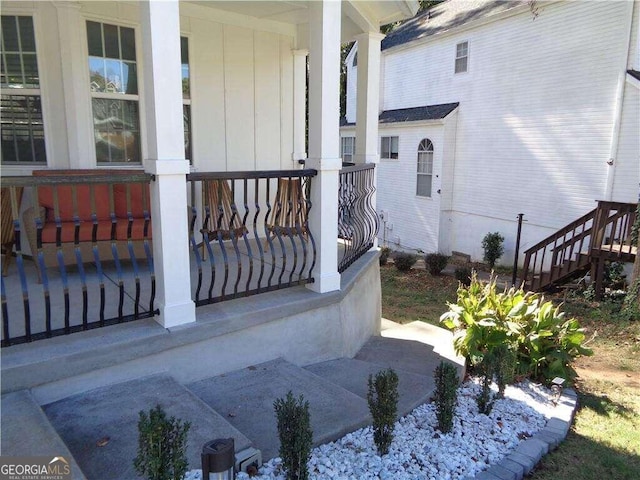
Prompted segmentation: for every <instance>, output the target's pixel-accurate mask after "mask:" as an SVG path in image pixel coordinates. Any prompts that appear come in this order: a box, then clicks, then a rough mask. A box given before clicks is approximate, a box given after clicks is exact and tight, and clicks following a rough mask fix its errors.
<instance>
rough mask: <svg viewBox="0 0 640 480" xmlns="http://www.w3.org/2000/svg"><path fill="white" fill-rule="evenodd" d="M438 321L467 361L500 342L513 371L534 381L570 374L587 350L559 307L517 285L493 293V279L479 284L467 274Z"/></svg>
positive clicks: (575, 324) (479, 357)
mask: <svg viewBox="0 0 640 480" xmlns="http://www.w3.org/2000/svg"><path fill="white" fill-rule="evenodd" d="M440 321H441V322H442V324H443V325H444V326H445V327H447V328H448V329H450V330H453V331H454V332H455V334H454V340H453V341H454V347H455V349H456V352H457V353H458V354H460V355H464V356H465V357H467V359H469V362H470V363H471V365H473V366H476V365H479V364H480V363H481V362H482V361H483V359H484V357H485V355H488V354H489V355H495V353H494V351H495V349H496V348H499V347H502V346H505V347H507V348H509V349H511V350H512V351H513V352H514V354H515V356H516V359H515V362H512V363H515V365H516V367H515V368H516V369H517V372H518V373H519V374H521V375H525V376H531V377H533V378H534V379H536V380H545V379H546V380H550V379H553V378H554V377H563V378H566V379H569V380H571V379H573V378H574V377H575V375H576V374H575V371H574V370H573V368H572V367H571V361H572V360H573V359H574V358H575V357H577V356H579V355H591V353H592V352H591V350H589V349H587V348H585V347H584V346H583V342H584V340H585V335H584V333H583V331H582V329H580V326H579V324H578V321H577V320H575V319H570V320H565V318H564V313H562V312H561V311H560V308H559V307H554V305H553V304H552V303H551V302H545V301H544V298H543V297H541V296H539V295H538V294H535V293H531V292H526V293H525V292H524V290H523V289H522V288H518V289H516V288H510V289H509V290H505V291H503V292H501V293H499V292H498V291H497V288H496V281H495V279H492V280H491V281H490V282H489V283H487V284H483V283H482V282H480V281H479V280H478V279H477V277H476V276H475V275H473V277H472V279H471V284H470V285H469V286H468V287H464V286H460V287H459V288H458V299H457V303H455V304H449V311H448V312H446V313H445V314H443V315H442V316H441V317H440Z"/></svg>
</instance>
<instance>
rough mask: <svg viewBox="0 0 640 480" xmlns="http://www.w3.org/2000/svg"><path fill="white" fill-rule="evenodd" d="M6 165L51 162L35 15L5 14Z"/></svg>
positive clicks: (0, 119) (2, 106)
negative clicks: (46, 143)
mask: <svg viewBox="0 0 640 480" xmlns="http://www.w3.org/2000/svg"><path fill="white" fill-rule="evenodd" d="M0 50H1V52H0V57H1V61H2V69H1V73H0V90H1V92H0V93H1V102H0V112H1V115H0V124H1V131H2V133H1V138H2V164H4V165H12V164H13V165H16V164H34V163H35V164H43V163H46V162H47V155H46V150H45V142H44V122H43V117H42V102H41V96H40V75H39V74H38V58H37V54H36V39H35V32H34V28H33V18H32V17H30V16H16V15H2V48H1V49H0Z"/></svg>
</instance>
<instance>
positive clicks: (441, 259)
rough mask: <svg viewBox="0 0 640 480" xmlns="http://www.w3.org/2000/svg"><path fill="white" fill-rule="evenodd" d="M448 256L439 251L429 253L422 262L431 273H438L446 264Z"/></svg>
mask: <svg viewBox="0 0 640 480" xmlns="http://www.w3.org/2000/svg"><path fill="white" fill-rule="evenodd" d="M448 261H449V257H447V256H446V255H442V254H441V253H430V254H428V255H427V256H426V257H424V263H425V265H426V266H427V270H429V273H430V274H431V275H440V273H442V270H444V269H445V268H446V266H447V262H448Z"/></svg>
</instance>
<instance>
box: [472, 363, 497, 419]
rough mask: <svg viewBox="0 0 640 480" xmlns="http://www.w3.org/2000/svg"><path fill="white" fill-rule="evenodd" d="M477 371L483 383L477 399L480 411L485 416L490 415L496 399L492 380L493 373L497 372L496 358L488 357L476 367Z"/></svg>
mask: <svg viewBox="0 0 640 480" xmlns="http://www.w3.org/2000/svg"><path fill="white" fill-rule="evenodd" d="M476 371H477V373H478V374H479V376H480V382H481V383H480V385H481V388H480V393H479V394H478V396H477V397H476V403H477V404H478V411H479V412H480V413H484V414H485V415H489V414H490V413H491V409H492V408H493V402H494V398H493V395H492V393H491V380H492V378H493V372H494V371H495V358H494V357H492V356H491V355H486V356H485V357H484V358H483V359H482V361H481V362H480V363H479V364H478V365H477V366H476Z"/></svg>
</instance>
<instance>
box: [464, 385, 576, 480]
mask: <svg viewBox="0 0 640 480" xmlns="http://www.w3.org/2000/svg"><path fill="white" fill-rule="evenodd" d="M577 404H578V395H577V394H576V392H575V391H574V390H573V389H571V388H567V389H565V390H564V391H563V393H562V395H561V396H560V400H559V401H558V403H557V405H556V406H555V408H554V410H553V413H552V415H551V417H550V418H549V420H548V421H547V424H546V425H545V427H544V428H543V429H542V430H540V431H539V432H538V433H536V434H535V435H533V436H532V437H531V438H529V439H527V440H525V441H524V442H521V443H520V444H519V445H518V446H517V447H516V448H515V450H513V451H512V452H511V453H510V454H509V455H507V456H506V457H504V458H503V459H502V460H500V461H499V462H498V463H496V464H495V465H492V466H490V467H489V468H488V469H487V470H484V471H482V472H480V473H478V474H477V475H476V476H475V477H465V478H464V480H474V479H475V480H522V478H523V477H524V476H525V475H528V474H529V473H530V472H531V471H532V470H533V468H534V467H535V466H536V465H537V463H538V462H539V461H540V459H542V457H544V456H545V455H546V454H547V453H549V452H550V451H551V450H554V449H556V448H557V447H558V445H560V443H562V441H563V440H564V439H565V438H566V437H567V434H568V433H569V428H571V422H572V421H573V416H574V414H575V411H576V407H577Z"/></svg>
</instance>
